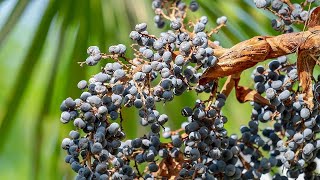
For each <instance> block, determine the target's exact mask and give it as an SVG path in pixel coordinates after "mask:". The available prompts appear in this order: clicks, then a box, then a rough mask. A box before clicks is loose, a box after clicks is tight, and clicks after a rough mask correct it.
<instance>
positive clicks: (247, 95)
mask: <svg viewBox="0 0 320 180" xmlns="http://www.w3.org/2000/svg"><path fill="white" fill-rule="evenodd" d="M236 97H237V99H238V101H239V102H240V103H244V102H247V101H255V102H257V103H259V104H261V105H270V103H269V101H268V100H267V99H265V98H264V97H262V96H261V95H260V94H259V93H258V92H257V91H255V90H252V89H250V88H248V87H243V86H238V85H237V83H236Z"/></svg>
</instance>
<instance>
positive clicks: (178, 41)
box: [60, 0, 320, 180]
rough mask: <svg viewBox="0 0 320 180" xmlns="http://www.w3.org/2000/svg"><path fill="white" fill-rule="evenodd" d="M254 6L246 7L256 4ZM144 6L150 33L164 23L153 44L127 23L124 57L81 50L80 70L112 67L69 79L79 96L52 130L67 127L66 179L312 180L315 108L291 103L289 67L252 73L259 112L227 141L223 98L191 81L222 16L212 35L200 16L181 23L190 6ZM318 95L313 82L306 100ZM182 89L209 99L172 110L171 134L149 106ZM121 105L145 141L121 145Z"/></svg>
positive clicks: (207, 60) (206, 63)
mask: <svg viewBox="0 0 320 180" xmlns="http://www.w3.org/2000/svg"><path fill="white" fill-rule="evenodd" d="M261 2H262V1H258V0H256V1H255V3H256V5H257V6H258V5H259V6H261V4H259V3H261ZM274 4H275V3H274V2H273V3H272V7H273V6H275V5H274ZM261 7H263V6H261ZM277 7H278V6H277ZM152 8H153V9H154V10H155V13H156V16H155V18H154V20H155V23H156V25H157V26H158V27H163V26H165V24H166V23H168V24H169V26H170V30H168V31H163V32H162V33H161V34H160V36H155V35H152V34H150V33H149V32H148V27H147V24H146V23H141V24H137V25H136V26H135V29H134V30H133V31H132V32H131V33H130V34H129V37H130V38H131V39H132V41H133V44H132V45H131V46H130V47H131V48H132V49H133V50H134V57H133V58H129V56H128V55H127V52H126V51H127V47H126V46H125V45H123V44H117V45H112V46H110V47H109V52H108V53H102V52H101V51H100V50H99V48H98V47H96V46H90V47H89V48H88V49H87V53H88V58H87V59H86V60H85V61H84V62H81V63H80V64H81V65H89V66H94V65H97V64H98V63H99V61H101V60H105V59H109V60H110V59H112V60H113V62H109V63H107V64H106V65H105V66H104V67H102V68H101V71H100V72H99V73H97V74H95V75H93V76H92V77H91V78H90V79H89V80H88V81H86V80H81V81H79V83H78V85H77V87H78V88H79V89H81V90H83V93H82V94H81V95H80V97H78V98H75V99H73V98H71V97H69V98H67V99H65V100H64V101H63V102H62V104H61V106H60V110H61V111H62V113H61V117H60V120H61V122H62V123H73V125H74V130H72V131H70V133H69V137H67V138H65V139H63V141H62V145H61V146H62V148H63V149H64V150H65V151H66V152H67V156H66V157H65V162H66V163H69V164H70V166H71V168H72V169H73V170H74V171H75V172H76V173H77V176H76V179H101V180H102V179H139V178H144V179H155V178H160V177H163V178H168V179H169V178H176V179H185V178H187V179H260V178H261V177H262V175H263V174H273V175H274V176H273V178H274V179H286V178H287V177H291V178H297V177H298V176H299V175H301V174H304V176H305V177H306V178H316V177H317V178H319V176H318V175H317V174H316V173H315V170H316V166H317V164H316V163H315V159H316V158H320V151H319V148H320V140H319V137H318V136H317V134H318V133H319V129H320V116H319V115H318V114H319V113H318V112H319V106H318V104H317V103H318V102H317V101H316V100H315V104H316V106H315V107H314V108H313V109H308V107H307V106H306V104H305V103H304V100H303V99H302V98H301V95H300V91H299V88H298V85H297V84H298V74H297V68H296V65H295V64H290V63H289V62H288V61H287V58H286V57H285V56H283V57H279V58H278V59H276V60H273V61H271V62H270V63H269V65H268V67H263V66H257V67H256V69H255V70H254V71H253V73H252V78H253V81H254V82H255V85H254V88H255V89H256V91H257V92H258V93H260V94H261V95H262V96H264V97H265V98H266V99H267V100H268V102H269V104H267V105H265V104H259V102H255V101H252V102H251V104H252V107H253V109H252V115H251V119H250V121H249V123H248V125H247V126H242V127H240V131H241V135H240V136H237V135H234V134H229V133H228V131H227V129H225V127H224V125H225V124H226V123H228V119H227V117H226V116H224V115H223V113H222V109H223V106H224V105H225V102H226V100H227V98H228V97H227V96H228V95H226V94H223V93H222V92H219V91H218V84H217V82H216V81H212V82H208V83H207V84H204V85H199V83H198V82H199V79H200V78H201V75H202V73H203V72H204V71H205V70H206V69H208V68H210V67H213V66H215V65H216V63H217V61H218V59H217V57H216V56H215V54H214V51H215V48H221V47H220V45H219V42H218V41H213V40H212V37H211V36H212V34H213V33H216V32H217V31H218V30H219V29H220V28H221V27H223V26H224V25H225V24H226V22H227V18H226V17H225V16H222V17H220V18H218V19H217V27H216V28H215V29H212V30H206V25H207V23H208V18H207V17H206V16H202V17H201V18H200V19H198V20H197V21H196V22H192V23H190V22H189V23H186V22H185V17H186V14H187V12H188V11H189V10H190V11H196V10H197V9H198V8H199V5H198V3H197V2H196V1H194V0H192V1H191V2H190V4H189V6H188V7H187V5H186V4H185V3H184V2H183V1H165V0H154V1H153V2H152ZM280 8H281V7H280ZM280 8H279V9H280ZM302 20H303V19H302ZM319 89H320V88H319V85H317V84H315V85H314V92H315V94H317V92H318V91H319ZM187 91H193V92H196V93H210V96H209V98H208V99H207V100H201V99H198V100H196V102H194V106H192V107H185V108H183V109H181V110H178V109H177V113H181V117H182V118H183V117H184V118H185V122H183V123H182V124H181V128H180V129H177V130H171V128H170V127H168V126H166V123H167V122H168V121H169V120H170V117H168V115H166V114H161V113H160V112H159V111H158V110H157V108H156V104H159V103H168V102H169V101H174V100H175V97H176V96H180V95H182V94H183V93H185V92H187ZM316 97H318V96H316ZM124 107H126V108H135V109H137V110H138V115H139V122H140V125H141V126H145V127H146V128H148V129H149V133H147V134H145V135H144V136H142V137H136V138H134V139H127V138H126V133H125V132H126V130H125V129H123V127H122V122H123V121H127V120H128V119H123V117H122V110H123V108H124ZM163 139H166V140H165V141H163ZM141 165H143V166H141ZM141 167H145V168H144V169H143V170H142V169H141ZM282 167H284V168H285V169H286V170H287V172H286V173H281V168H282ZM271 172H272V173H271Z"/></svg>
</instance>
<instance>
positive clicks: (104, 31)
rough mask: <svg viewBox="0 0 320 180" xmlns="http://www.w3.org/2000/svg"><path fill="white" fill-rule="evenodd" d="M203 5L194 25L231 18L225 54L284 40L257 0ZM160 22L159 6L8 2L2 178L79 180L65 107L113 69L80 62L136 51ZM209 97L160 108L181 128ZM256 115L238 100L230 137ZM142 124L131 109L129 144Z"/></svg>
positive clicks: (1, 56)
mask: <svg viewBox="0 0 320 180" xmlns="http://www.w3.org/2000/svg"><path fill="white" fill-rule="evenodd" d="M198 2H199V3H200V4H201V7H200V10H199V11H198V12H196V13H189V17H190V19H196V18H199V17H200V16H201V15H206V16H208V17H209V20H210V23H209V27H215V26H216V24H215V21H216V18H217V17H219V16H222V15H226V16H227V17H228V23H227V27H225V28H223V30H222V31H220V32H219V33H218V34H217V35H214V39H215V40H219V41H220V42H221V44H222V45H223V46H224V47H231V46H232V45H233V44H235V43H237V42H239V41H242V40H245V39H248V38H250V37H252V36H255V35H276V34H278V33H277V32H275V31H273V30H272V29H271V25H270V19H271V18H274V15H272V14H271V13H268V12H266V11H264V10H259V9H256V8H254V5H253V3H252V0H228V1H225V0H198ZM153 16H154V13H153V12H152V9H151V0H104V1H103V0H91V1H85V0H77V1H76V0H67V1H62V0H56V1H53V0H51V1H48V0H34V1H27V0H5V1H3V0H2V1H0V77H1V81H0V82H1V83H0V89H1V90H0V137H1V139H0V179H73V177H74V175H75V173H73V172H72V171H71V168H70V167H69V165H67V164H66V163H65V162H64V156H65V155H66V153H65V152H64V151H62V149H61V148H60V142H61V140H62V139H63V138H64V137H67V136H68V134H69V133H68V132H69V131H70V130H71V129H72V126H73V125H72V124H71V123H70V124H68V125H62V123H60V120H59V118H60V111H59V105H60V103H61V102H62V100H63V99H65V98H66V97H69V96H70V97H72V98H77V97H78V96H79V95H80V93H81V91H80V90H78V89H77V88H76V85H77V83H78V81H80V80H82V79H89V78H90V75H92V74H94V73H97V72H98V70H99V68H100V67H101V66H103V65H104V64H105V63H106V62H102V63H101V64H99V65H98V66H96V67H87V66H85V67H82V68H81V67H80V66H79V65H78V64H77V62H79V61H84V60H85V58H86V57H87V54H86V49H87V47H89V46H90V45H97V46H99V47H100V49H101V50H102V51H104V52H106V51H107V49H108V47H109V46H110V45H113V44H119V43H123V44H126V45H129V44H130V43H131V40H130V39H129V37H128V35H129V33H130V31H131V30H132V29H133V28H134V25H135V24H136V23H139V22H147V23H148V25H149V27H148V30H149V32H150V33H152V34H155V35H159V33H160V32H161V30H159V29H156V27H155V26H154V23H153ZM129 53H130V52H129ZM263 64H266V63H263ZM242 77H243V78H242V80H241V84H244V85H250V86H252V85H253V84H252V81H251V80H250V71H245V72H244V73H243V76H242ZM222 82H223V80H222ZM222 82H221V83H222ZM205 97H206V95H202V97H197V95H196V94H194V93H188V94H186V95H183V96H181V97H176V98H175V101H174V102H169V103H167V104H166V105H165V106H164V105H162V104H159V105H158V108H159V109H160V111H162V112H166V113H167V114H168V115H169V117H170V122H169V125H170V126H171V127H172V129H175V128H179V127H180V122H182V121H185V119H184V118H183V117H182V116H181V115H180V108H182V107H184V106H186V105H192V104H193V102H194V100H195V99H197V98H205ZM230 109H232V111H229V110H230ZM250 111H251V110H250V105H249V103H246V104H241V105H240V104H239V103H238V102H237V101H236V100H235V97H234V93H232V95H231V96H230V98H228V100H227V104H226V106H225V109H224V114H226V115H227V116H228V118H229V122H231V123H228V124H227V128H228V130H229V131H230V132H231V133H237V132H238V128H239V126H240V125H241V124H245V123H246V122H247V121H248V120H249V118H250ZM134 117H137V115H136V113H135V112H133V111H132V110H130V109H129V110H126V112H125V114H124V119H125V132H127V137H128V138H132V137H134V136H137V135H142V134H143V131H146V130H147V129H148V128H146V129H144V128H141V127H138V126H137V125H138V122H139V121H138V118H134ZM231 124H232V125H231ZM128 126H130V128H127V130H126V127H128ZM132 127H135V128H132Z"/></svg>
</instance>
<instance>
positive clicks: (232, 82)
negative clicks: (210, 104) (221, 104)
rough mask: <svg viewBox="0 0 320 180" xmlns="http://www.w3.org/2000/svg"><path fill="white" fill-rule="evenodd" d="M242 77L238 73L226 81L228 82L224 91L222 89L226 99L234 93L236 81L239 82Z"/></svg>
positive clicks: (224, 86)
mask: <svg viewBox="0 0 320 180" xmlns="http://www.w3.org/2000/svg"><path fill="white" fill-rule="evenodd" d="M240 75H241V73H237V74H233V75H230V76H228V79H227V80H226V82H225V83H224V85H223V87H222V89H221V93H222V94H224V95H225V96H226V97H228V96H229V94H230V92H231V91H232V89H233V88H234V86H235V83H236V82H235V81H237V82H239V80H240Z"/></svg>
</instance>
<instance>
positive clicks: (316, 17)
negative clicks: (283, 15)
mask: <svg viewBox="0 0 320 180" xmlns="http://www.w3.org/2000/svg"><path fill="white" fill-rule="evenodd" d="M319 25H320V7H317V8H315V9H314V10H313V11H312V13H311V15H310V17H309V22H308V25H307V26H308V28H312V27H315V26H319Z"/></svg>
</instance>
